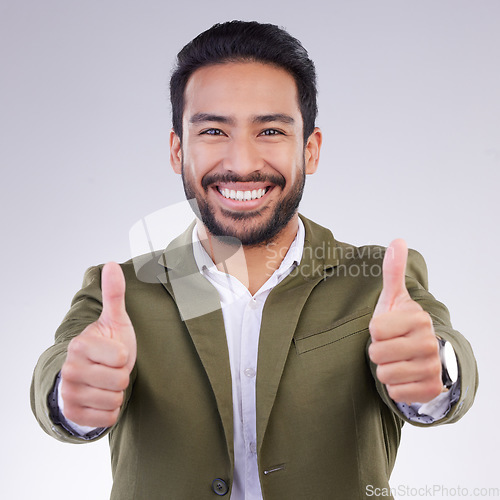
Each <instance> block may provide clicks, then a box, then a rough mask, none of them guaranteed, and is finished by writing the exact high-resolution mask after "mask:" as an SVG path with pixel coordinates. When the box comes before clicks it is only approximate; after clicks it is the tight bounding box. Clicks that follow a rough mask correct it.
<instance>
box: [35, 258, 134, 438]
mask: <svg viewBox="0 0 500 500" xmlns="http://www.w3.org/2000/svg"><path fill="white" fill-rule="evenodd" d="M101 270H102V266H95V267H91V268H89V269H88V270H87V271H86V273H85V276H84V279H83V284H82V288H81V290H80V291H79V292H78V293H77V294H76V295H75V296H74V298H73V301H72V303H71V308H70V310H69V312H68V313H67V314H66V316H65V317H64V319H63V322H62V323H61V326H60V327H59V328H58V329H57V331H56V333H55V342H54V345H52V346H51V347H49V348H48V349H47V350H46V351H45V352H44V353H43V354H42V355H41V356H40V358H39V360H38V363H37V365H36V367H35V370H34V372H33V378H32V381H31V390H30V399H31V409H32V411H33V413H34V415H35V417H36V419H37V421H38V423H39V424H40V426H41V427H42V429H43V430H44V431H45V432H47V434H49V435H50V436H53V437H54V438H56V439H58V440H59V441H64V442H72V443H87V442H89V440H85V439H84V438H82V437H79V436H73V435H71V434H70V433H69V432H68V431H67V430H66V429H65V428H64V427H62V426H61V425H59V424H55V423H54V422H53V421H52V419H51V415H50V408H49V402H48V398H49V395H50V394H51V393H52V391H53V388H54V383H55V381H56V378H57V376H58V374H59V372H60V371H61V368H62V366H63V364H64V361H65V359H66V353H67V348H68V344H69V342H70V341H71V339H73V338H74V337H76V336H77V335H79V334H80V333H81V332H82V331H83V330H84V329H85V328H86V327H87V326H88V325H90V324H91V323H93V322H94V321H96V320H97V319H98V318H99V316H100V314H101V311H102V293H101ZM133 375H134V371H133V372H132V374H131V381H132V379H133ZM131 388H132V382H131V383H129V387H128V388H127V391H126V393H125V398H124V403H123V405H122V408H121V412H123V410H124V409H125V407H126V402H127V401H128V399H129V396H130V392H131ZM111 429H112V428H110V429H107V430H106V431H105V432H103V433H102V434H101V435H99V436H98V437H96V438H95V439H93V441H95V440H96V439H100V438H101V437H103V436H105V435H106V434H107V433H109V431H110V430H111Z"/></svg>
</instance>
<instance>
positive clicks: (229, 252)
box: [197, 214, 299, 295]
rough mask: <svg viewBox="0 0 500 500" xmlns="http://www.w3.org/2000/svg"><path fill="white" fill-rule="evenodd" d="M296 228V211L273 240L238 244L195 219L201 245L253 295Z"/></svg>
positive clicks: (282, 255) (276, 265)
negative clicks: (226, 241) (225, 238)
mask: <svg viewBox="0 0 500 500" xmlns="http://www.w3.org/2000/svg"><path fill="white" fill-rule="evenodd" d="M298 228H299V222H298V215H297V214H295V215H294V217H293V218H292V219H291V220H290V222H289V223H288V224H287V225H286V226H285V227H284V228H283V229H282V230H281V231H280V233H279V234H278V235H277V237H276V238H275V239H274V240H273V241H272V242H270V243H267V244H265V245H259V246H241V247H239V248H237V247H235V246H234V245H228V244H225V243H223V242H221V241H220V240H219V239H217V238H216V237H214V236H212V235H211V234H210V233H209V232H208V231H207V230H206V228H205V226H204V225H203V224H202V223H201V222H198V226H197V231H198V236H199V238H200V241H201V244H202V245H203V248H204V249H205V251H206V252H207V253H208V255H209V256H210V258H211V259H212V261H213V262H214V263H215V265H216V266H217V269H218V270H219V271H221V272H224V273H227V274H230V275H231V276H234V277H235V278H237V279H238V280H239V281H240V282H241V283H243V284H244V285H245V286H246V287H247V288H248V291H249V292H250V293H251V294H252V295H254V294H255V293H256V292H257V291H258V290H259V289H260V287H261V286H262V285H263V284H264V283H265V282H266V281H267V280H268V279H269V277H270V276H271V275H272V274H273V273H274V271H276V269H278V268H279V267H280V264H281V262H282V261H283V259H284V258H285V255H286V253H287V252H288V249H289V248H290V245H291V244H292V242H293V240H294V239H295V236H296V235H297V231H298Z"/></svg>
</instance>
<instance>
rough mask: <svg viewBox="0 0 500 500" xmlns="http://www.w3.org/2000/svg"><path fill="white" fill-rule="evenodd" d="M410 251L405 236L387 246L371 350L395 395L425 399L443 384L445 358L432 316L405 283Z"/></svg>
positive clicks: (382, 378)
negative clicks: (441, 353)
mask: <svg viewBox="0 0 500 500" xmlns="http://www.w3.org/2000/svg"><path fill="white" fill-rule="evenodd" d="M407 256H408V249H407V246H406V243H405V242H404V240H394V241H393V242H392V243H391V244H390V246H389V248H388V249H387V251H386V254H385V256H384V263H383V288H382V293H381V294H380V297H379V300H378V302H377V305H376V307H375V311H374V313H373V318H372V319H371V321H370V326H369V329H370V335H371V338H372V343H371V345H370V347H369V350H368V352H369V356H370V359H371V360H372V361H373V363H375V364H376V365H378V366H377V378H378V379H379V380H380V382H382V383H383V384H385V385H386V387H387V391H388V393H389V396H390V397H391V399H392V400H394V401H396V402H405V403H408V404H410V403H413V402H419V403H426V402H428V401H430V400H431V399H434V398H435V397H436V396H438V395H439V394H440V393H441V392H442V390H443V384H442V381H441V360H440V357H439V345H438V341H437V338H436V335H435V333H434V328H433V326H432V320H431V317H430V316H429V314H428V313H427V312H425V311H424V310H423V309H422V307H421V306H420V305H419V304H417V303H416V302H415V301H414V300H412V298H411V297H410V294H409V293H408V290H407V289H406V285H405V269H406V260H407Z"/></svg>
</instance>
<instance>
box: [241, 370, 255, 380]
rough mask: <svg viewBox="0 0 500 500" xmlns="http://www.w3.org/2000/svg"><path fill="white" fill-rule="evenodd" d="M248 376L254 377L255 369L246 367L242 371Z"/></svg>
mask: <svg viewBox="0 0 500 500" xmlns="http://www.w3.org/2000/svg"><path fill="white" fill-rule="evenodd" d="M243 373H244V374H245V375H246V376H247V377H248V378H252V377H255V370H254V369H253V368H247V369H246V370H245V371H244V372H243Z"/></svg>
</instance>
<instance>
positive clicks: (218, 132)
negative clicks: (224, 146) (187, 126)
mask: <svg viewBox="0 0 500 500" xmlns="http://www.w3.org/2000/svg"><path fill="white" fill-rule="evenodd" d="M200 134H205V135H224V132H222V130H220V129H218V128H209V129H207V130H203V131H202V132H200Z"/></svg>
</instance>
